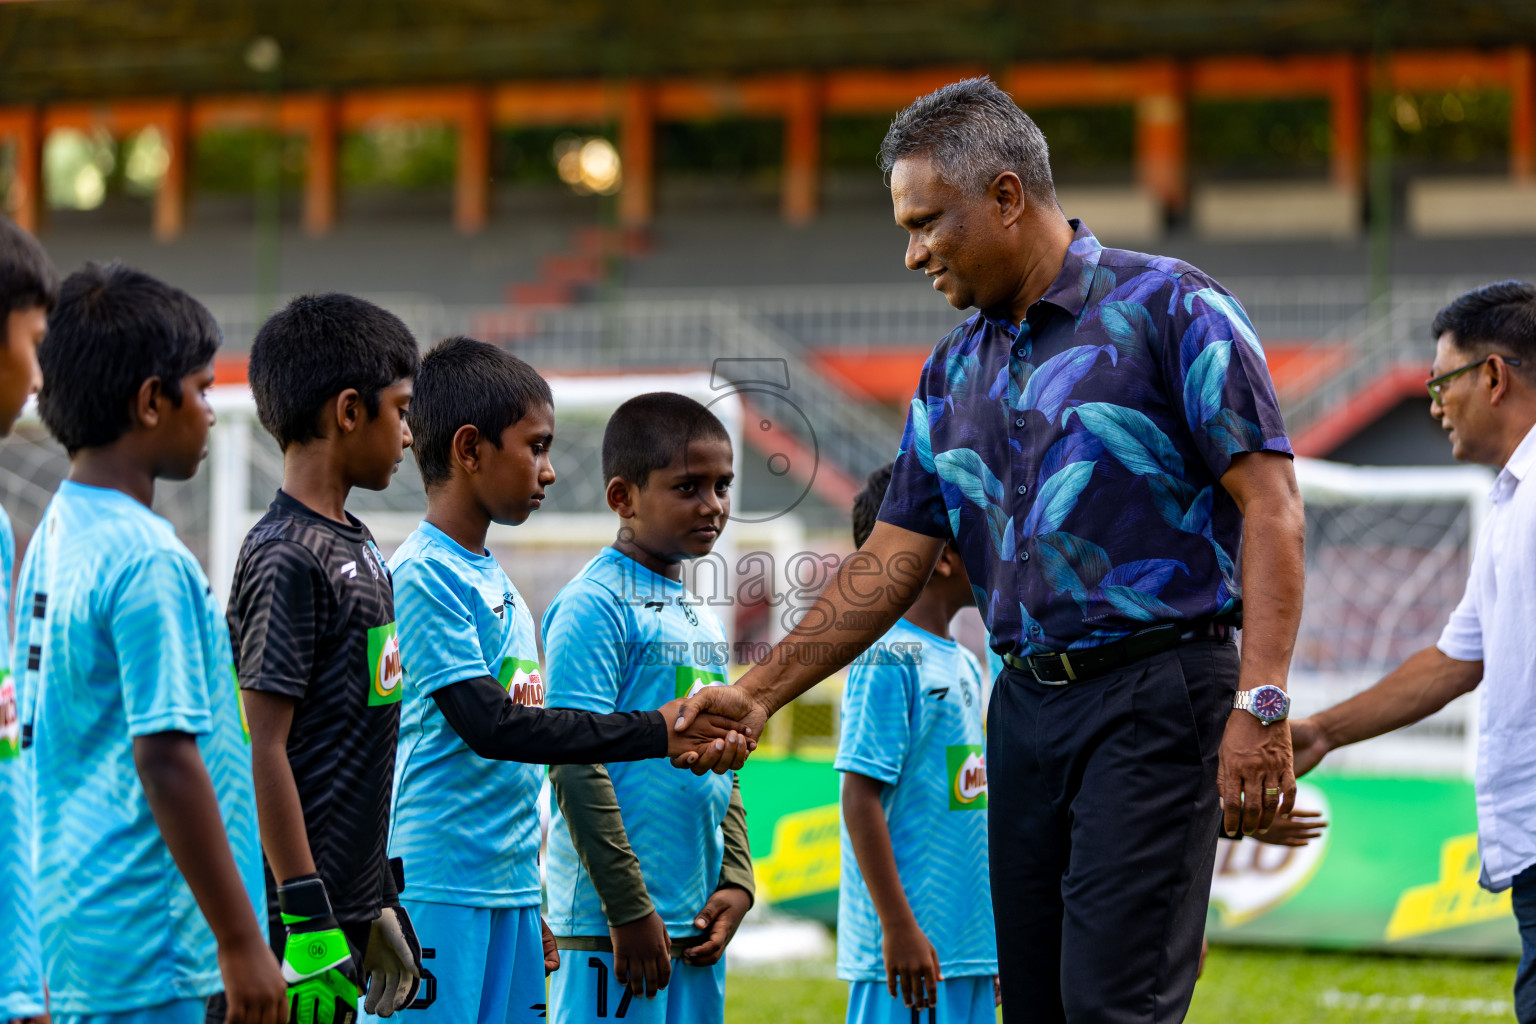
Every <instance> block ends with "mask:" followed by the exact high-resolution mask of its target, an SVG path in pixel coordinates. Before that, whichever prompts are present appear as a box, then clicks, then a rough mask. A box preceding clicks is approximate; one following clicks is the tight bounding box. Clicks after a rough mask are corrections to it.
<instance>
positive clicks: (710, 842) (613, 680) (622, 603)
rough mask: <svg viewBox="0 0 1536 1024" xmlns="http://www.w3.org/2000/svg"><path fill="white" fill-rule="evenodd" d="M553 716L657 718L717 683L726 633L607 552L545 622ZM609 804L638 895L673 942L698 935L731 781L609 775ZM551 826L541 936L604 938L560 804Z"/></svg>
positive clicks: (656, 765) (676, 774)
mask: <svg viewBox="0 0 1536 1024" xmlns="http://www.w3.org/2000/svg"><path fill="white" fill-rule="evenodd" d="M544 648H545V654H546V656H547V657H546V665H547V667H548V670H549V673H548V675H549V688H548V694H547V700H548V703H549V706H550V707H555V708H575V709H577V710H580V711H654V710H655V709H657V708H659V707H661V706H662V705H663V704H665V703H667V702H668V701H670V700H675V699H676V698H678V697H681V696H686V695H687V694H688V693H690V692H692V691H693V690H694V689H696V688H698V687H699V686H709V685H718V684H723V683H724V682H725V681H726V677H725V673H726V665H727V662H728V661H729V658H728V656H727V655H728V651H727V649H726V640H725V629H724V628H723V627H722V626H721V625H720V620H719V619H718V618H717V617H716V616H715V614H714V612H712V611H710V610H709V609H708V608H706V607H705V606H704V603H703V601H702V599H699V598H696V597H694V596H693V595H692V594H690V593H689V592H688V590H687V588H686V587H684V586H683V585H682V584H681V583H678V582H677V581H676V580H669V579H667V578H666V577H665V576H658V575H657V574H656V573H654V572H651V570H649V569H647V568H645V567H644V566H643V565H641V564H640V563H639V562H636V561H635V560H634V559H632V558H629V557H628V556H626V555H623V554H620V553H619V552H618V551H616V550H615V549H613V548H611V547H610V548H604V549H603V551H602V554H600V555H598V556H597V557H596V558H594V559H593V560H592V561H590V562H588V563H587V565H586V567H585V568H583V569H582V570H581V572H580V574H578V575H577V577H576V578H575V579H574V580H572V581H571V582H570V583H567V584H566V585H565V587H563V588H562V589H561V591H560V593H559V594H557V595H555V600H554V602H553V603H552V604H551V605H550V606H549V610H548V611H547V612H545V613H544ZM607 767H608V774H609V776H610V777H611V778H612V779H613V789H614V793H615V794H616V795H617V796H618V799H619V813H620V815H621V816H622V817H623V819H624V831H625V832H626V833H627V834H628V836H629V845H630V847H631V848H632V849H633V850H634V852H635V856H636V857H638V858H639V860H640V870H641V873H642V874H643V875H644V877H645V887H646V890H647V891H648V892H649V893H650V897H651V902H652V903H654V904H655V905H656V912H657V913H658V914H660V915H661V919H662V921H663V922H665V923H666V926H667V934H669V935H671V936H672V937H673V938H683V937H686V936H690V935H697V934H698V931H697V929H695V928H694V927H693V919H694V916H695V915H696V914H698V912H699V911H700V910H701V909H703V907H704V903H705V901H706V900H707V899H709V894H710V893H712V892H714V891H715V887H716V886H717V885H718V884H719V882H720V861H721V857H722V855H723V853H724V837H723V834H722V832H721V830H720V825H721V823H722V822H723V821H724V820H725V811H726V807H727V806H728V805H729V804H730V800H731V776H730V775H729V774H725V775H714V774H709V775H705V776H703V777H702V778H700V777H699V776H696V775H694V774H693V773H692V772H688V771H680V770H679V769H677V768H673V767H672V765H671V764H670V763H669V762H667V761H666V760H665V759H656V760H650V761H631V762H627V763H621V764H610V765H608V766H607ZM553 815H554V816H553V820H552V821H551V822H550V826H549V861H548V865H547V881H548V885H549V912H548V919H549V927H550V930H551V931H553V932H554V933H555V934H556V935H607V934H608V921H607V919H606V918H605V917H604V916H603V909H602V905H601V904H600V903H599V902H598V898H597V892H596V890H595V889H593V888H592V879H591V878H590V877H588V875H587V872H586V869H585V868H583V867H582V866H581V861H580V859H579V858H578V857H577V856H576V850H575V848H574V847H573V846H572V845H571V836H570V831H569V830H568V829H567V828H566V824H565V819H564V818H563V817H562V816H561V814H560V810H559V807H558V804H557V805H556V807H555V808H554V812H553Z"/></svg>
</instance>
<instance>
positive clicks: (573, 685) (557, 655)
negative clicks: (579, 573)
mask: <svg viewBox="0 0 1536 1024" xmlns="http://www.w3.org/2000/svg"><path fill="white" fill-rule="evenodd" d="M628 636H629V629H628V618H627V616H626V614H625V609H624V607H623V606H622V605H621V604H620V603H619V601H618V600H617V599H616V598H615V597H614V595H613V593H612V592H611V591H609V590H608V589H607V588H605V587H603V586H601V585H600V584H597V583H594V582H592V581H590V580H586V579H580V580H576V581H574V582H572V583H571V584H569V585H568V586H566V587H565V589H564V590H562V591H560V593H559V594H558V595H556V597H555V600H554V603H553V604H551V605H550V606H549V610H548V611H547V612H545V613H544V656H545V661H546V663H547V664H546V669H547V672H546V676H547V678H546V679H545V681H544V683H545V687H544V706H545V707H551V708H573V709H575V710H577V711H613V710H614V709H615V708H616V707H617V705H618V699H619V682H620V680H622V679H623V676H624V671H625V669H626V668H627V667H628V660H629V651H628V649H627V647H626V640H627V639H628Z"/></svg>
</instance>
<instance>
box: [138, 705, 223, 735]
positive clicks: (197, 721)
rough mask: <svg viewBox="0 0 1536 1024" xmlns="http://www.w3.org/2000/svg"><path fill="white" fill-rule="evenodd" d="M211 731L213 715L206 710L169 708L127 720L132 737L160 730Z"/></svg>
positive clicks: (190, 732) (151, 733) (200, 732)
mask: <svg viewBox="0 0 1536 1024" xmlns="http://www.w3.org/2000/svg"><path fill="white" fill-rule="evenodd" d="M212 731H213V716H212V715H211V714H209V713H208V712H207V711H206V710H200V709H193V708H170V709H168V710H166V711H162V712H160V713H159V714H154V715H146V716H145V717H143V718H131V719H129V720H128V735H129V736H130V737H133V738H138V737H140V736H153V735H155V734H156V733H162V732H184V733H186V734H188V735H189V736H202V735H204V734H206V733H209V732H212Z"/></svg>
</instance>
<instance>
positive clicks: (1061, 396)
mask: <svg viewBox="0 0 1536 1024" xmlns="http://www.w3.org/2000/svg"><path fill="white" fill-rule="evenodd" d="M1101 352H1107V353H1109V364H1110V365H1111V366H1113V365H1115V363H1117V362H1118V361H1119V354H1118V353H1117V352H1116V351H1115V347H1114V346H1113V345H1100V346H1093V345H1082V346H1079V347H1078V348H1069V349H1067V350H1066V351H1065V352H1062V353H1059V354H1058V355H1054V356H1052V357H1051V358H1049V359H1047V360H1046V361H1045V362H1043V363H1041V364H1040V368H1039V369H1037V370H1036V371H1035V372H1034V373H1033V374H1031V375H1030V378H1029V383H1028V384H1027V385H1026V386H1025V388H1024V393H1023V394H1022V395H1020V396H1019V404H1018V405H1017V406H1016V407H1015V408H1018V409H1021V410H1022V409H1034V410H1037V411H1038V412H1040V413H1043V414H1044V415H1045V418H1046V419H1048V420H1055V419H1056V417H1057V416H1058V415H1060V413H1061V407H1062V406H1063V405H1065V404H1066V401H1067V398H1068V396H1070V395H1071V394H1072V389H1073V388H1075V387H1077V385H1078V382H1079V381H1081V380H1082V379H1083V378H1084V377H1086V376H1088V371H1090V370H1092V369H1093V364H1094V363H1095V362H1097V361H1098V358H1099V353H1101Z"/></svg>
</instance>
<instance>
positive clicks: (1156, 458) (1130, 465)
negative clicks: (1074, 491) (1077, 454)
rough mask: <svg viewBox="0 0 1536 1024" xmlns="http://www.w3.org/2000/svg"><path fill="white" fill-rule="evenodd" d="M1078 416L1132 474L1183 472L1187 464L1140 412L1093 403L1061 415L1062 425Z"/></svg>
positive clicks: (1163, 435)
mask: <svg viewBox="0 0 1536 1024" xmlns="http://www.w3.org/2000/svg"><path fill="white" fill-rule="evenodd" d="M1073 413H1076V414H1077V415H1078V416H1079V417H1080V418H1081V419H1082V421H1083V425H1084V426H1085V427H1087V428H1088V429H1089V430H1090V431H1092V432H1093V435H1094V436H1095V437H1097V438H1098V439H1099V440H1100V441H1102V442H1103V443H1104V447H1105V449H1107V450H1108V451H1109V453H1110V454H1111V455H1113V456H1114V457H1115V458H1117V459H1119V460H1120V464H1121V465H1122V466H1124V467H1125V468H1126V469H1128V470H1130V471H1131V472H1132V473H1170V474H1175V475H1177V474H1181V473H1183V472H1184V460H1183V459H1182V458H1181V457H1180V456H1179V452H1178V449H1176V448H1174V446H1173V442H1172V441H1170V440H1168V435H1167V434H1165V433H1163V432H1162V431H1161V430H1159V429H1157V424H1155V423H1153V422H1152V420H1151V419H1150V418H1148V416H1147V414H1146V413H1144V412H1141V411H1140V410H1138V409H1128V408H1126V407H1125V406H1122V405H1109V404H1107V403H1105V402H1090V403H1087V404H1085V405H1079V406H1076V407H1075V408H1072V409H1068V410H1067V411H1066V412H1064V413H1062V425H1063V426H1065V425H1066V421H1067V418H1068V417H1070V416H1071V415H1072V414H1073Z"/></svg>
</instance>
